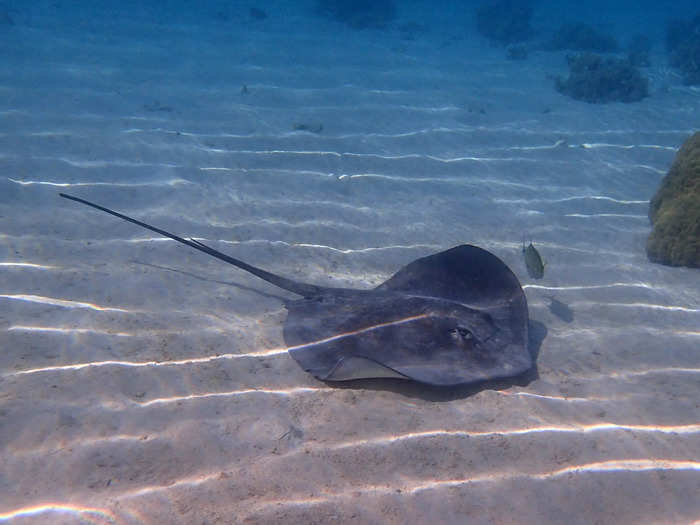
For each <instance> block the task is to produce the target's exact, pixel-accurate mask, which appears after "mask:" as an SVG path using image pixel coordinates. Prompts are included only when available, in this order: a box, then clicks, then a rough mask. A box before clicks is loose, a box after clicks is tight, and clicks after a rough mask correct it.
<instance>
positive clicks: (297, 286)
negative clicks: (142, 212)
mask: <svg viewBox="0 0 700 525" xmlns="http://www.w3.org/2000/svg"><path fill="white" fill-rule="evenodd" d="M59 195H60V196H61V197H63V198H64V199H70V200H72V201H76V202H80V203H82V204H85V205H87V206H91V207H93V208H95V209H98V210H100V211H103V212H105V213H109V214H110V215H114V216H115V217H119V218H120V219H124V220H125V221H128V222H131V223H133V224H136V225H138V226H141V227H142V228H146V229H147V230H151V231H152V232H156V233H159V234H160V235H163V236H164V237H168V238H170V239H172V240H174V241H177V242H179V243H182V244H185V245H187V246H189V247H190V248H194V249H195V250H199V251H200V252H204V253H206V254H208V255H211V256H212V257H216V258H217V259H220V260H222V261H225V262H227V263H229V264H232V265H234V266H236V267H238V268H240V269H241V270H245V271H246V272H249V273H252V274H253V275H255V276H257V277H260V278H261V279H263V280H265V281H267V282H268V283H272V284H274V285H275V286H279V287H280V288H283V289H284V290H287V291H290V292H293V293H295V294H299V295H301V296H303V297H313V296H315V295H319V293H321V291H322V288H320V287H318V286H314V285H313V284H306V283H299V282H297V281H292V280H291V279H286V278H285V277H281V276H279V275H275V274H274V273H270V272H267V271H265V270H263V269H261V268H257V267H255V266H252V265H250V264H248V263H245V262H243V261H241V260H239V259H236V258H234V257H230V256H228V255H226V254H225V253H221V252H220V251H218V250H215V249H214V248H211V247H209V246H207V245H206V244H204V243H202V242H200V241H197V240H195V239H192V238H190V239H185V238H183V237H179V236H177V235H175V234H172V233H170V232H167V231H165V230H161V229H160V228H156V227H155V226H151V225H150V224H146V223H145V222H141V221H138V220H136V219H133V218H131V217H129V216H127V215H123V214H121V213H119V212H116V211H114V210H110V209H109V208H105V207H104V206H100V205H99V204H95V203H94V202H90V201H86V200H84V199H81V198H78V197H73V196H72V195H67V194H65V193H59Z"/></svg>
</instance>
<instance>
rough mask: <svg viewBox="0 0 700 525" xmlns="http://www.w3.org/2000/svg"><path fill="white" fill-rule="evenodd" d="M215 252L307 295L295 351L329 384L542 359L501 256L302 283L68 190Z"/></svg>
mask: <svg viewBox="0 0 700 525" xmlns="http://www.w3.org/2000/svg"><path fill="white" fill-rule="evenodd" d="M60 195H61V197H65V198H66V199H70V200H73V201H76V202H80V203H82V204H86V205H88V206H92V207H93V208H96V209H98V210H101V211H103V212H106V213H109V214H111V215H115V216H116V217H119V218H121V219H124V220H126V221H129V222H131V223H133V224H137V225H139V226H141V227H143V228H146V229H148V230H151V231H153V232H156V233H158V234H160V235H163V236H165V237H168V238H170V239H173V240H175V241H177V242H179V243H182V244H185V245H187V246H189V247H191V248H194V249H195V250H199V251H201V252H204V253H207V254H209V255H211V256H213V257H216V258H217V259H220V260H222V261H225V262H227V263H229V264H232V265H234V266H236V267H238V268H240V269H242V270H245V271H247V272H250V273H251V274H253V275H256V276H257V277H259V278H261V279H263V280H265V281H267V282H269V283H271V284H273V285H275V286H278V287H279V288H282V289H284V290H287V291H289V292H292V293H293V294H296V295H298V296H300V297H301V298H300V299H290V300H286V301H285V307H286V309H287V311H288V315H287V319H286V321H285V324H284V330H283V335H284V340H285V343H286V344H287V347H288V348H287V350H288V352H289V354H290V355H291V356H292V357H293V358H294V359H295V360H296V362H297V363H298V364H299V365H300V366H301V367H302V368H303V369H304V370H306V371H307V372H309V373H311V374H312V375H313V376H314V377H316V378H318V379H320V380H323V381H344V380H351V379H362V378H402V379H410V380H414V381H418V382H421V383H427V384H430V385H442V386H449V385H464V384H469V383H477V382H481V381H485V380H491V379H499V378H507V377H513V376H516V375H519V374H521V373H523V372H525V371H527V370H528V369H530V368H531V367H532V365H533V358H532V355H531V353H530V351H529V349H528V310H527V300H526V299H525V294H524V293H523V290H522V287H521V286H520V282H519V281H518V278H517V277H516V276H515V274H514V273H513V272H512V271H511V270H510V269H509V268H508V266H506V264H505V263H504V262H503V261H501V260H500V259H499V258H498V257H496V256H495V255H493V254H492V253H490V252H488V251H486V250H484V249H482V248H479V247H478V246H473V245H469V244H462V245H459V246H455V247H454V248H450V249H449V250H445V251H442V252H439V253H436V254H433V255H428V256H426V257H422V258H420V259H416V260H415V261H413V262H411V263H409V264H407V265H406V266H404V267H403V268H401V269H400V270H399V271H398V272H396V273H395V274H394V275H393V276H392V277H390V278H389V279H388V280H386V281H385V282H383V283H382V284H380V285H379V286H377V287H376V288H374V289H370V290H361V289H353V288H332V287H324V286H317V285H314V284H307V283H303V282H298V281H294V280H291V279H287V278H285V277H282V276H279V275H275V274H273V273H270V272H267V271H265V270H263V269H261V268H257V267H255V266H252V265H250V264H248V263H246V262H243V261H241V260H239V259H235V258H233V257H231V256H229V255H226V254H224V253H222V252H219V251H217V250H215V249H214V248H211V247H209V246H207V245H206V244H204V243H202V242H200V241H198V240H195V239H192V238H190V239H185V238H182V237H179V236H177V235H174V234H172V233H169V232H167V231H164V230H161V229H159V228H156V227H154V226H151V225H149V224H146V223H144V222H141V221H138V220H136V219H133V218H131V217H128V216H126V215H123V214H121V213H117V212H115V211H113V210H110V209H108V208H104V207H102V206H99V205H97V204H94V203H92V202H89V201H86V200H83V199H80V198H78V197H73V196H70V195H66V194H64V193H61V194H60Z"/></svg>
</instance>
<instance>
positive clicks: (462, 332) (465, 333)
mask: <svg viewBox="0 0 700 525" xmlns="http://www.w3.org/2000/svg"><path fill="white" fill-rule="evenodd" d="M450 334H452V337H454V338H455V339H460V340H463V341H469V340H471V339H473V338H474V334H472V333H471V332H470V331H469V330H467V329H466V328H464V327H463V326H458V327H457V328H453V329H452V330H450Z"/></svg>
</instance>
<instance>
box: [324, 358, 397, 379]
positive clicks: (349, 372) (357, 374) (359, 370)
mask: <svg viewBox="0 0 700 525" xmlns="http://www.w3.org/2000/svg"><path fill="white" fill-rule="evenodd" d="M369 377H395V378H399V379H409V378H408V377H407V376H405V375H403V374H401V373H399V372H397V371H396V370H394V369H393V368H389V367H388V366H384V365H383V364H381V363H378V362H377V361H374V360H373V359H368V358H366V357H360V356H350V357H344V358H342V359H340V360H339V361H338V363H337V364H336V365H335V366H334V367H333V368H332V369H331V371H330V372H329V373H328V375H327V376H326V377H323V378H321V379H323V380H325V381H347V380H349V379H367V378H369Z"/></svg>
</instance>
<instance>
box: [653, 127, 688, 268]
mask: <svg viewBox="0 0 700 525" xmlns="http://www.w3.org/2000/svg"><path fill="white" fill-rule="evenodd" d="M649 219H650V220H651V223H652V225H653V229H652V232H651V235H649V239H648V240H647V255H648V256H649V259H650V260H651V261H653V262H658V263H661V264H667V265H670V266H690V267H692V268H700V132H699V133H695V134H694V135H693V136H692V137H690V138H689V139H688V140H687V141H686V142H685V143H684V144H683V146H682V147H681V149H680V151H679V152H678V154H677V155H676V158H675V159H674V161H673V165H672V166H671V169H670V170H669V172H668V173H667V174H666V176H665V177H664V179H663V180H662V181H661V186H660V187H659V189H658V191H657V192H656V195H654V198H653V199H651V204H650V206H649Z"/></svg>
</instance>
